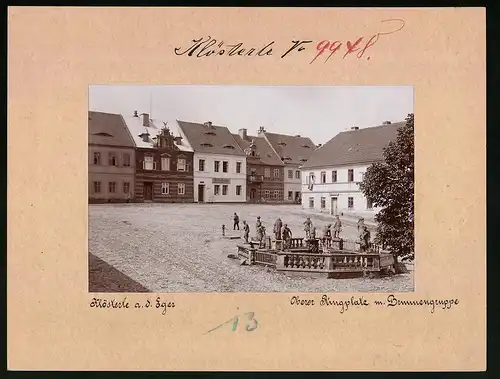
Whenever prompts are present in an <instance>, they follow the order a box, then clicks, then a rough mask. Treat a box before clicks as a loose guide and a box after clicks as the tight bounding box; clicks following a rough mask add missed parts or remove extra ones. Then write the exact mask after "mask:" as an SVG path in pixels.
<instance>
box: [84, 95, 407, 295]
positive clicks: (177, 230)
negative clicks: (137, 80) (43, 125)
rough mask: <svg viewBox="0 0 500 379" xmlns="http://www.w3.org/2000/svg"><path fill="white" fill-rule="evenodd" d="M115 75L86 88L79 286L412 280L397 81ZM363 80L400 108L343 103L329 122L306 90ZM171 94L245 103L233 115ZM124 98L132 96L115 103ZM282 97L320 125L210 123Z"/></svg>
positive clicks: (199, 288) (315, 285)
mask: <svg viewBox="0 0 500 379" xmlns="http://www.w3.org/2000/svg"><path fill="white" fill-rule="evenodd" d="M111 87H112V88H115V87H113V86H111ZM116 88H118V87H116ZM126 88H128V90H125V88H124V89H123V90H122V91H121V92H116V91H115V92H110V88H109V86H108V88H107V87H106V86H96V88H95V89H94V88H91V106H90V108H91V109H90V110H89V112H88V125H89V154H88V159H89V161H88V163H89V166H88V173H89V182H88V185H89V186H88V194H89V198H88V201H89V248H88V249H89V291H91V292H145V291H153V292H287V291H295V292H296V291H303V292H317V291H321V292H338V291H340V292H343V291H345V292H372V291H375V292H377V291H378V292H395V291H398V292H405V291H413V290H414V284H413V260H414V238H413V206H414V205H413V196H414V194H413V185H414V177H413V175H414V174H413V154H414V148H413V144H414V142H413V128H414V126H413V113H412V112H411V111H412V106H413V103H412V92H411V88H407V87H352V88H347V89H343V88H336V87H330V88H319V89H318V88H314V87H304V88H301V87H283V88H282V87H276V88H274V87H242V86H240V87H236V86H234V87H232V86H226V87H224V86H219V87H217V86H184V87H182V86H180V87H175V86H149V87H147V86H135V87H134V86H131V87H126ZM127 91H128V92H129V95H127V94H126V92H127ZM112 93H113V95H112V96H110V95H109V94H112ZM376 93H378V94H384V93H385V94H386V95H385V96H386V97H387V98H386V97H384V96H382V97H381V99H382V100H380V101H381V104H380V105H381V106H382V105H384V102H387V103H388V104H394V103H396V102H398V101H400V98H401V96H399V95H404V96H406V97H404V96H403V98H404V99H405V101H406V102H407V103H406V105H404V107H406V109H407V112H404V111H403V112H401V111H398V112H394V111H389V112H385V111H383V109H384V108H381V109H382V110H377V111H374V114H380V115H386V114H387V115H388V116H392V117H391V118H389V117H387V118H386V119H382V120H380V119H379V116H377V118H378V120H376V121H377V122H370V123H368V122H369V120H372V119H374V118H373V116H370V117H366V120H367V121H365V122H366V123H368V124H365V125H362V126H359V125H358V124H357V123H355V122H354V121H349V120H351V118H352V115H350V114H349V112H347V113H346V115H345V116H343V118H342V117H341V116H339V121H338V126H336V127H335V128H334V129H332V130H331V131H330V128H329V127H328V125H329V123H330V119H329V118H326V120H327V121H325V118H322V117H321V115H319V116H317V113H314V112H313V111H315V110H316V108H317V105H316V104H315V103H314V102H313V103H311V102H310V98H311V96H316V97H318V98H320V99H322V101H324V102H325V103H327V102H329V101H331V98H335V99H337V101H338V102H339V104H340V103H342V102H344V105H345V107H352V106H353V105H352V103H351V102H350V101H349V100H348V99H349V97H351V98H355V97H356V98H357V99H359V100H358V101H365V102H366V103H367V104H372V103H374V102H375V101H376V100H375V99H374V98H373V96H374V94H376ZM93 94H95V95H93ZM138 94H142V95H138ZM183 96H184V97H185V98H186V99H188V98H190V99H192V98H193V97H195V96H198V97H199V98H200V99H201V98H203V99H204V101H205V102H206V103H207V104H210V101H214V99H217V98H220V99H224V100H225V101H226V102H230V101H234V102H235V104H236V103H237V101H238V100H237V99H238V97H240V98H241V99H243V97H244V96H246V99H249V98H251V99H253V100H251V103H249V102H248V100H246V101H247V104H245V105H243V104H242V103H238V108H237V110H236V113H234V114H233V115H232V114H231V112H230V111H224V112H222V111H217V112H214V111H206V110H205V111H200V110H198V109H197V108H196V107H193V106H191V105H189V104H190V103H189V104H188V105H186V103H185V102H182V101H183V100H182V97H183ZM265 96H268V103H269V104H267V105H266V104H265V103H263V102H262V101H261V99H260V97H265ZM139 97H140V98H141V99H142V100H141V101H137V102H136V103H134V104H138V105H141V108H139V107H137V108H136V109H134V108H132V109H130V108H129V107H128V106H126V105H125V104H127V103H128V102H129V101H130V100H129V99H130V98H136V99H139ZM346 97H347V99H346ZM148 98H149V99H148ZM233 98H234V99H233ZM92 99H94V100H93V101H94V102H95V103H96V104H98V106H92ZM120 99H121V100H120ZM144 99H148V100H144ZM154 99H156V100H154ZM158 99H160V100H158ZM290 99H292V100H290ZM285 100H286V101H288V102H289V103H288V104H287V103H286V101H285ZM294 101H295V102H297V101H299V102H306V103H307V104H309V105H308V108H307V107H304V110H303V111H302V110H299V109H297V110H296V111H295V113H296V115H297V116H298V117H304V116H303V115H302V112H312V113H311V114H310V117H316V118H315V122H314V123H315V124H318V125H319V126H321V125H324V127H326V129H325V128H323V129H322V128H320V127H319V126H318V127H317V128H313V127H303V126H301V123H297V124H295V125H296V126H295V129H291V128H289V127H284V126H282V125H281V126H280V123H278V122H277V121H272V122H262V124H266V125H262V124H260V125H259V124H258V123H257V122H258V121H253V120H252V121H249V120H248V119H247V120H246V121H245V122H238V123H236V122H235V124H234V125H233V124H232V122H231V121H229V123H223V122H218V121H212V120H220V121H223V120H224V119H227V120H236V118H234V117H239V115H240V112H247V114H248V117H249V118H251V117H256V116H254V113H252V111H253V110H259V109H266V106H267V111H266V112H264V113H263V115H262V116H259V117H260V118H259V117H257V118H259V120H261V121H265V119H266V118H267V119H268V120H276V119H277V117H285V116H284V115H285V114H286V112H287V111H288V109H290V108H289V106H290V105H293V104H294ZM176 102H177V105H176V106H177V107H179V108H183V109H184V108H185V109H184V110H183V111H180V110H178V109H177V108H176V106H175V103H176ZM106 104H107V105H106ZM159 104H160V106H159ZM169 104H170V105H169ZM252 104H253V105H252ZM252 107H254V109H252ZM158 108H159V109H158ZM104 109H106V110H107V111H104ZM108 109H109V110H108ZM122 109H123V111H122V112H119V111H121V110H122ZM277 109H278V110H277ZM279 109H281V110H279ZM169 112H170V113H169ZM283 112H285V113H283ZM169 114H170V116H169ZM202 115H203V116H204V115H212V116H214V117H215V118H212V117H210V118H205V119H204V120H203V119H201V117H202ZM395 115H399V116H397V118H396V117H395ZM217 117H218V118H217ZM355 119H356V118H353V120H355ZM358 120H359V119H358ZM289 122H290V123H291V124H294V121H293V119H290V120H289ZM284 123H285V122H284V121H283V124H284ZM254 126H255V127H254ZM320 138H321V142H313V139H314V140H315V141H318V140H319V139H320Z"/></svg>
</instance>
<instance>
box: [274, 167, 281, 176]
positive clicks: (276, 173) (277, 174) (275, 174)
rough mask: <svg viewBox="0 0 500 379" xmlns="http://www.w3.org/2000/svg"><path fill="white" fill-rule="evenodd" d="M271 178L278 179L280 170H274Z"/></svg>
mask: <svg viewBox="0 0 500 379" xmlns="http://www.w3.org/2000/svg"><path fill="white" fill-rule="evenodd" d="M273 176H274V177H275V178H279V177H280V169H279V168H275V169H274V172H273Z"/></svg>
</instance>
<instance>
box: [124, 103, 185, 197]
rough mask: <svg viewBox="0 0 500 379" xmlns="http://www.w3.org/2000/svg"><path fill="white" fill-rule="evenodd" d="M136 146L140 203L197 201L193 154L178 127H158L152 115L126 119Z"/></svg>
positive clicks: (135, 115)
mask: <svg viewBox="0 0 500 379" xmlns="http://www.w3.org/2000/svg"><path fill="white" fill-rule="evenodd" d="M124 120H125V122H126V125H127V128H128V130H129V131H130V134H131V136H132V138H133V139H134V143H135V146H136V152H135V157H136V163H135V167H136V175H135V199H136V201H139V202H166V203H189V202H191V203H192V202H193V196H194V195H193V191H194V190H193V151H192V150H191V148H190V147H189V146H188V145H187V144H186V143H185V142H184V140H183V138H182V136H180V135H179V136H176V135H174V132H175V129H176V125H172V126H169V125H168V124H167V123H166V122H163V125H162V126H159V125H157V123H155V122H154V121H153V120H152V119H151V118H150V115H149V114H148V113H142V114H140V115H139V114H138V113H137V111H135V112H134V114H133V115H132V116H127V117H124Z"/></svg>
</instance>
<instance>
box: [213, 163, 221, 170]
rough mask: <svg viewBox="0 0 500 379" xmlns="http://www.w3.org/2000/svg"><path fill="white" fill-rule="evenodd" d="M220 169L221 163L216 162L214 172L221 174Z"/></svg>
mask: <svg viewBox="0 0 500 379" xmlns="http://www.w3.org/2000/svg"><path fill="white" fill-rule="evenodd" d="M219 169H220V162H219V161H214V172H219Z"/></svg>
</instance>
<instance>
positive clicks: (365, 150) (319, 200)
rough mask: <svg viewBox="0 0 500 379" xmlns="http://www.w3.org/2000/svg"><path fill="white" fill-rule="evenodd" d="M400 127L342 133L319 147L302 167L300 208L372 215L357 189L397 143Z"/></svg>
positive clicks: (395, 125)
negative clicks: (385, 153) (389, 145)
mask: <svg viewBox="0 0 500 379" xmlns="http://www.w3.org/2000/svg"><path fill="white" fill-rule="evenodd" d="M402 125H404V122H403V123H394V124H392V123H389V122H386V123H384V124H383V125H380V126H376V127H371V128H363V129H359V128H353V129H351V130H350V131H346V132H341V133H339V134H337V135H336V136H335V137H333V138H332V139H331V140H330V141H328V142H327V143H326V144H325V145H323V146H321V147H320V148H319V149H317V150H316V151H315V153H314V154H313V155H312V156H311V157H310V158H309V160H308V161H307V162H306V163H305V164H304V165H303V166H302V167H301V172H302V173H301V177H302V207H303V208H309V209H314V210H317V211H319V212H325V213H329V214H333V215H336V214H340V213H356V214H367V215H374V214H376V213H377V212H378V211H379V210H380V209H378V208H374V207H373V205H372V204H371V203H370V202H369V201H367V199H366V198H365V196H364V195H363V194H362V192H361V190H360V189H359V183H360V182H361V181H362V180H363V176H364V174H365V173H366V170H367V169H368V167H369V166H371V165H372V164H373V163H375V162H380V161H383V149H384V147H386V146H387V145H388V144H389V142H390V141H392V140H394V139H396V136H397V130H398V128H399V127H400V126H402Z"/></svg>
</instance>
